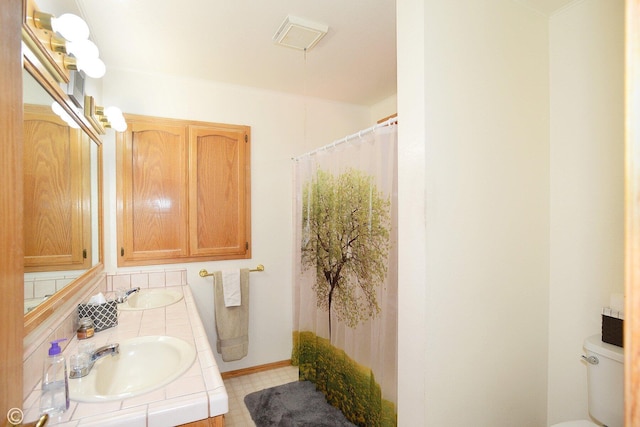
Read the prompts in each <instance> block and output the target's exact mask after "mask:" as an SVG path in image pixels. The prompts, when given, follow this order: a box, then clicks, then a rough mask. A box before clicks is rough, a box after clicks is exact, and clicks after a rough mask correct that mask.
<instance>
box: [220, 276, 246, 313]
mask: <svg viewBox="0 0 640 427" xmlns="http://www.w3.org/2000/svg"><path fill="white" fill-rule="evenodd" d="M222 290H223V292H224V306H225V307H237V306H239V305H240V304H241V303H242V291H241V290H240V270H239V269H237V268H236V269H233V270H222Z"/></svg>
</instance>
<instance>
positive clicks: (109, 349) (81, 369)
mask: <svg viewBox="0 0 640 427" xmlns="http://www.w3.org/2000/svg"><path fill="white" fill-rule="evenodd" d="M118 354H120V344H117V343H116V344H107V345H105V346H103V347H100V348H99V349H97V350H96V351H94V352H93V353H92V354H90V355H87V359H88V361H87V363H86V364H79V365H77V366H73V365H72V366H71V372H70V373H69V378H70V379H74V378H82V377H86V376H87V375H89V372H91V368H93V365H94V364H95V363H96V361H97V360H98V359H102V358H103V357H106V356H115V355H118Z"/></svg>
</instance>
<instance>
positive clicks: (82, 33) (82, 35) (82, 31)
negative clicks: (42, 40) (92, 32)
mask: <svg viewBox="0 0 640 427" xmlns="http://www.w3.org/2000/svg"><path fill="white" fill-rule="evenodd" d="M33 23H34V25H35V26H36V28H40V29H43V30H49V31H53V32H56V33H58V34H60V35H61V36H62V37H64V38H65V39H66V40H69V41H78V40H86V39H88V38H89V26H88V25H87V23H86V22H84V20H83V19H82V18H80V17H79V16H77V15H74V14H72V13H65V14H63V15H60V17H59V18H56V17H55V16H53V15H50V14H48V13H44V12H40V11H35V12H34V14H33Z"/></svg>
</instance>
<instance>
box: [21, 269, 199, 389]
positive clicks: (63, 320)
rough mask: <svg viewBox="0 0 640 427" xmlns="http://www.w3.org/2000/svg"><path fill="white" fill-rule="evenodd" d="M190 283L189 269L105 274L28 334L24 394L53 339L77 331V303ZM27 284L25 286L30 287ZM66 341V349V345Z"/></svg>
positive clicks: (39, 371) (37, 375)
mask: <svg viewBox="0 0 640 427" xmlns="http://www.w3.org/2000/svg"><path fill="white" fill-rule="evenodd" d="M186 284H187V270H186V269H166V270H164V269H163V270H150V271H138V272H126V273H116V274H103V275H101V276H99V277H98V278H97V279H96V280H95V281H94V282H92V283H90V284H88V285H87V286H85V288H83V290H82V292H81V295H80V298H79V299H78V301H76V302H74V303H71V304H67V305H65V306H62V307H60V308H58V309H57V310H56V312H55V314H54V315H53V316H52V318H51V319H50V320H49V321H47V322H46V323H45V324H43V325H41V326H40V327H38V328H36V329H35V330H34V331H33V332H31V333H30V334H29V335H27V336H26V337H25V338H24V353H23V374H22V375H23V396H24V399H26V398H27V397H28V396H29V394H30V393H31V391H32V390H33V388H34V387H36V386H37V385H38V382H39V381H40V379H41V377H42V365H43V363H44V358H45V357H46V355H47V350H48V348H49V342H51V341H53V340H57V339H60V338H66V339H67V341H66V342H67V343H68V342H69V341H70V340H71V338H73V336H74V335H75V333H76V326H77V304H78V303H84V302H87V301H88V300H89V298H90V297H91V296H93V295H95V294H97V293H99V292H102V293H103V294H105V295H107V294H109V293H111V292H113V291H114V290H115V289H118V288H133V287H138V286H139V287H140V288H143V289H144V288H162V287H165V286H182V285H186ZM26 286H27V285H25V290H26ZM65 344H66V343H63V344H62V346H63V349H64V347H66V345H65Z"/></svg>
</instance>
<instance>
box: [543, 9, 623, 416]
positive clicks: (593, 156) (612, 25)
mask: <svg viewBox="0 0 640 427" xmlns="http://www.w3.org/2000/svg"><path fill="white" fill-rule="evenodd" d="M549 33H550V81H551V206H550V222H551V241H550V244H551V246H550V248H551V249H550V259H551V264H550V299H549V302H550V310H549V408H548V410H549V422H550V423H551V424H553V423H556V422H560V421H565V420H571V419H580V418H583V419H584V418H587V417H588V411H587V394H586V386H587V381H586V367H585V365H584V363H581V362H580V355H581V354H583V349H582V342H583V340H584V338H586V337H587V336H589V335H593V334H598V333H600V327H601V320H600V312H601V309H602V307H603V306H606V305H608V304H609V296H610V294H611V293H622V292H623V249H624V247H623V231H624V230H623V204H624V196H623V186H624V181H623V173H624V152H623V149H624V133H623V131H624V127H623V126H624V122H623V107H624V98H623V96H624V95H623V94H624V88H623V78H624V70H623V64H624V57H623V53H624V52H623V49H624V38H623V37H624V1H623V0H585V1H581V2H577V3H574V4H573V5H572V7H570V8H567V9H565V10H563V11H561V12H559V13H557V14H555V15H553V16H552V17H551V19H550V21H549Z"/></svg>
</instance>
